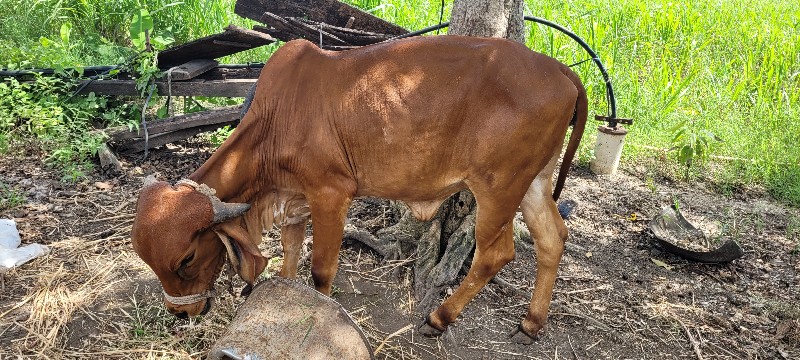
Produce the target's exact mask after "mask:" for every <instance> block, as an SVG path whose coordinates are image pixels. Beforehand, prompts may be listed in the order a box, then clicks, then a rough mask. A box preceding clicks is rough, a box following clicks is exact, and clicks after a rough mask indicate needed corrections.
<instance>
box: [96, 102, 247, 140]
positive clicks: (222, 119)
mask: <svg viewBox="0 0 800 360" xmlns="http://www.w3.org/2000/svg"><path fill="white" fill-rule="evenodd" d="M241 111H242V107H241V106H231V107H226V108H221V109H213V110H207V111H201V112H196V113H190V114H183V115H177V116H173V117H170V118H164V119H158V120H152V121H148V122H147V134H148V136H149V137H155V136H156V135H159V134H163V133H167V132H172V131H177V130H183V129H187V128H192V127H198V126H205V125H212V124H219V123H228V122H231V121H236V120H239V118H240V113H241ZM104 131H105V133H106V135H108V137H109V138H110V139H109V141H112V142H117V141H122V140H128V139H134V138H141V137H143V136H144V131H142V130H138V129H137V130H129V129H128V127H127V126H118V127H114V128H108V129H105V130H104Z"/></svg>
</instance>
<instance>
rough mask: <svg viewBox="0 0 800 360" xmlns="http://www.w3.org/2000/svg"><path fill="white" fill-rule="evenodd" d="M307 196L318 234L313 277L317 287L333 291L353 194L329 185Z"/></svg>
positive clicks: (314, 250)
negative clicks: (346, 219)
mask: <svg viewBox="0 0 800 360" xmlns="http://www.w3.org/2000/svg"><path fill="white" fill-rule="evenodd" d="M307 198H308V204H309V206H310V207H311V224H312V228H313V237H314V238H313V241H312V244H311V277H312V278H313V279H314V287H315V288H316V289H317V291H319V292H321V293H323V294H325V295H330V294H331V286H332V285H333V278H334V277H335V276H336V270H337V267H338V264H339V249H340V248H341V247H342V234H343V233H344V220H345V216H347V209H348V208H349V207H350V202H351V201H352V195H350V194H349V193H347V192H344V191H337V190H335V189H330V188H329V189H326V190H324V191H321V192H319V193H317V194H313V195H307Z"/></svg>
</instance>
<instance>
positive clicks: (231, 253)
mask: <svg viewBox="0 0 800 360" xmlns="http://www.w3.org/2000/svg"><path fill="white" fill-rule="evenodd" d="M214 231H215V232H216V233H217V235H219V237H220V240H222V243H223V244H225V248H226V249H227V251H228V257H229V258H230V260H231V264H232V265H233V266H234V267H235V268H236V273H238V274H239V277H241V278H242V280H244V281H245V282H246V283H247V285H248V288H252V286H253V284H254V283H255V281H256V277H258V275H260V274H261V273H262V272H263V271H264V268H266V267H267V259H266V258H265V257H264V256H263V255H261V251H260V250H258V246H256V244H254V243H253V242H252V241H250V237H249V236H248V234H247V231H245V230H244V229H242V227H241V226H239V225H237V224H235V222H225V223H222V224H219V225H217V226H216V227H215V228H214Z"/></svg>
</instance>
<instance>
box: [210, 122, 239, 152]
mask: <svg viewBox="0 0 800 360" xmlns="http://www.w3.org/2000/svg"><path fill="white" fill-rule="evenodd" d="M233 130H234V129H233V128H231V127H230V126H229V125H226V126H224V127H221V128H219V129H217V130H215V131H212V132H209V133H208V134H207V135H206V137H205V138H206V139H207V140H208V142H209V143H211V145H213V146H214V147H219V146H220V145H222V143H223V142H224V141H225V140H226V139H228V137H229V136H231V134H232V133H233Z"/></svg>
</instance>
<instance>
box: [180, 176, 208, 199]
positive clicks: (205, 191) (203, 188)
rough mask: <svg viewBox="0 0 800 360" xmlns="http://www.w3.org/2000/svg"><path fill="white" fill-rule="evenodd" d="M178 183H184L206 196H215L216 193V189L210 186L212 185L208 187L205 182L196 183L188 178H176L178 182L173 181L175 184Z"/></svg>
mask: <svg viewBox="0 0 800 360" xmlns="http://www.w3.org/2000/svg"><path fill="white" fill-rule="evenodd" d="M179 185H186V186H189V187H192V188H194V189H195V190H197V192H199V193H201V194H203V195H205V196H208V197H212V196H216V194H217V190H214V188H212V187H210V186H208V185H206V184H198V183H196V182H194V181H193V180H189V179H181V180H178V182H176V183H175V186H179Z"/></svg>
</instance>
